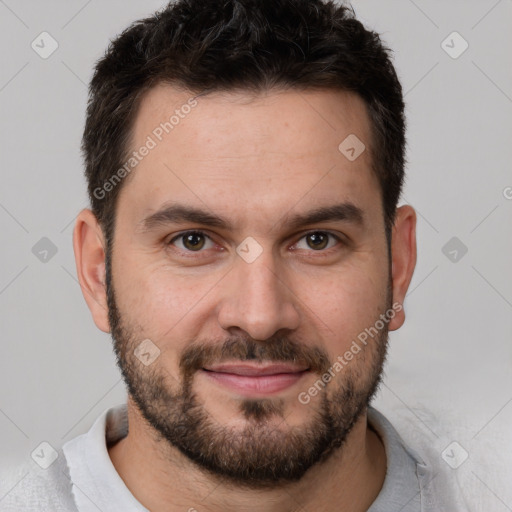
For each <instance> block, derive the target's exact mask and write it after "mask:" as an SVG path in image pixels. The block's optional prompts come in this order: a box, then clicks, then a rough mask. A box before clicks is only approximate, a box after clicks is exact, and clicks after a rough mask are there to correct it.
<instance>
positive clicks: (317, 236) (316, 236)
mask: <svg viewBox="0 0 512 512" xmlns="http://www.w3.org/2000/svg"><path fill="white" fill-rule="evenodd" d="M329 238H331V240H334V242H335V243H333V244H331V245H329ZM300 240H305V241H306V245H307V246H306V247H299V244H300V241H299V242H298V243H297V244H295V248H297V249H304V248H305V249H308V248H309V249H313V250H314V251H323V250H324V249H331V248H332V247H334V246H335V245H336V242H341V238H340V237H338V236H336V235H334V234H333V233H329V232H327V231H310V232H309V233H306V234H305V235H304V236H303V237H302V238H301V239H300Z"/></svg>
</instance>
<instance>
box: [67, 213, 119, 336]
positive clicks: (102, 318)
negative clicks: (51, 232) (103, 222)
mask: <svg viewBox="0 0 512 512" xmlns="http://www.w3.org/2000/svg"><path fill="white" fill-rule="evenodd" d="M73 250H74V253H75V263H76V272H77V276H78V281H79V283H80V288H81V289H82V294H83V296H84V298H85V301H86V302H87V306H88V307H89V309H90V311H91V314H92V317H93V320H94V323H95V324H96V326H97V327H98V328H99V329H101V330H102V331H103V332H110V326H109V322H108V306H107V292H106V286H105V242H104V238H103V233H102V230H101V227H100V225H99V224H98V221H97V219H96V216H95V215H94V214H93V213H92V211H91V210H89V209H84V210H82V211H81V212H80V213H79V214H78V217H77V220H76V223H75V229H74V231H73Z"/></svg>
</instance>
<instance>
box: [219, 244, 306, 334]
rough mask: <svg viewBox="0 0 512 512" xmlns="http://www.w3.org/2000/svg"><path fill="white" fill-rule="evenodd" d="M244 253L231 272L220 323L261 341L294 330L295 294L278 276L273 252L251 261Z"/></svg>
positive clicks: (262, 254) (266, 250)
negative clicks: (230, 282)
mask: <svg viewBox="0 0 512 512" xmlns="http://www.w3.org/2000/svg"><path fill="white" fill-rule="evenodd" d="M239 249H243V244H241V247H240V248H239ZM241 254H242V256H240V257H239V258H237V260H236V262H235V263H234V268H233V269H232V275H231V277H230V279H231V280H232V286H230V287H229V292H228V294H227V295H226V296H225V297H224V298H223V302H222V305H221V309H220V311H219V323H220V324H221V325H222V327H223V328H224V329H229V328H230V327H238V328H240V329H243V330H244V331H246V332H247V333H248V334H249V335H250V336H251V337H252V338H254V339H258V340H265V339H267V338H269V337H270V336H272V335H273V334H274V333H275V332H276V331H278V330H280V329H283V328H285V329H295V328H296V327H297V325H298V320H299V316H298V312H297V310H296V307H295V305H294V303H293V302H294V301H293V294H292V293H291V291H290V290H289V289H288V287H287V286H286V284H285V283H284V282H283V278H282V276H280V275H279V269H278V268H277V266H276V262H275V261H274V255H273V254H272V252H271V250H270V249H268V248H267V249H265V250H262V251H261V253H260V254H259V255H258V256H257V257H256V258H255V259H254V260H252V261H251V260H250V259H244V256H243V253H241Z"/></svg>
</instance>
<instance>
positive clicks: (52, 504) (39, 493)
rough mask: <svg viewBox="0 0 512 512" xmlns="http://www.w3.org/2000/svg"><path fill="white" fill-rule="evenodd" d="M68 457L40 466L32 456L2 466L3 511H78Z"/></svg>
mask: <svg viewBox="0 0 512 512" xmlns="http://www.w3.org/2000/svg"><path fill="white" fill-rule="evenodd" d="M76 510H77V509H76V506H75V502H74V499H73V494H72V490H71V480H70V477H69V473H68V468H67V463H66V458H65V456H64V453H63V452H62V449H61V450H59V451H58V457H57V459H56V460H55V462H54V463H53V464H52V465H51V466H50V467H48V468H47V469H41V468H40V467H39V466H37V464H35V463H33V462H32V461H31V460H30V461H28V462H26V463H18V464H17V465H14V466H13V467H9V468H0V512H76Z"/></svg>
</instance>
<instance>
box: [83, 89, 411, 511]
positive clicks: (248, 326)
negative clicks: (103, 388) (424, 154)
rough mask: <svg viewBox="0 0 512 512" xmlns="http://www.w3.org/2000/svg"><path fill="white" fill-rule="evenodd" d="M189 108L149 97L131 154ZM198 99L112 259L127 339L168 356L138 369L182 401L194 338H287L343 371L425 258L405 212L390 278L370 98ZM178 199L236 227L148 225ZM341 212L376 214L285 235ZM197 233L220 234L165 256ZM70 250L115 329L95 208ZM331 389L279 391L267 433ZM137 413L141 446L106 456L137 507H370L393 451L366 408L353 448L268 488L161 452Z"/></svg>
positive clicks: (122, 445)
mask: <svg viewBox="0 0 512 512" xmlns="http://www.w3.org/2000/svg"><path fill="white" fill-rule="evenodd" d="M190 97H191V94H190V93H186V92H184V91H179V90H177V89H174V88H172V87H171V86H168V85H159V86H156V87H154V88H153V89H151V90H150V91H149V93H148V94H147V95H146V96H145V97H144V99H143V102H142V104H141V108H140V110H139V112H138V114H137V116H136V119H135V124H134V132H133V135H134V136H133V148H134V149H135V148H138V147H140V146H141V145H142V144H144V142H145V140H146V138H147V136H148V135H149V134H151V132H152V131H153V130H154V128H155V127H156V126H157V125H158V124H159V123H160V122H162V121H164V120H165V119H166V118H168V116H166V115H165V114H166V113H167V112H171V113H172V112H173V111H174V110H175V109H176V108H179V107H180V106H181V105H183V104H185V103H186V102H187V100H188V99H189V98H190ZM197 101H198V105H197V106H196V107H195V108H194V109H193V110H192V112H191V113H190V114H188V115H187V116H185V118H184V119H181V120H180V123H179V125H177V126H176V127H175V128H174V129H173V131H172V132H171V133H169V134H167V135H165V137H164V139H163V140H162V142H160V143H159V144H158V145H157V147H156V148H155V149H153V150H152V151H151V152H150V153H149V155H148V156H146V157H145V158H144V159H143V160H142V161H141V162H140V164H139V165H138V166H137V168H136V171H134V172H133V173H132V174H131V175H130V177H129V179H127V180H126V182H125V183H124V184H123V189H122V191H121V194H120V196H119V203H118V206H117V221H116V228H115V236H114V244H115V245H114V250H113V253H112V281H113V285H114V288H115V292H116V301H117V306H118V308H119V312H120V314H121V316H122V318H123V321H124V322H125V326H126V332H128V333H129V334H130V336H131V337H132V338H133V339H138V340H143V339H146V338H149V339H151V340H152V341H153V342H154V343H155V344H156V345H157V346H158V347H159V349H160V350H161V354H160V356H159V357H158V359H156V361H155V362H154V363H152V365H151V366H148V367H144V366H143V365H140V366H139V367H138V370H137V371H138V372H140V375H141V376H142V375H143V373H142V372H144V371H147V370H148V369H149V368H152V369H153V370H154V371H156V370H159V371H160V373H162V374H165V375H166V380H165V385H166V386H168V388H169V390H172V391H176V390H177V389H178V385H179V383H180V382H181V376H180V372H179V360H180V356H181V355H182V353H183V351H184V350H185V349H186V348H187V346H189V345H190V343H191V342H193V341H195V340H201V341H202V342H203V343H205V344H206V343H209V344H210V345H215V344H217V345H218V344H220V343H222V341H223V340H225V339H226V338H227V337H228V335H240V336H242V335H243V336H246V337H247V338H249V339H253V340H261V341H265V340H269V339H271V338H272V337H274V336H276V335H278V334H279V333H286V334H287V336H288V337H289V338H290V339H293V340H294V341H296V342H298V343H301V344H303V345H304V346H307V347H319V348H320V349H321V350H322V351H324V352H325V354H327V355H328V358H329V360H330V361H331V362H334V361H335V360H336V358H337V357H338V356H339V355H342V354H344V353H345V352H346V351H347V350H348V349H349V347H350V345H351V343H352V341H353V340H354V339H356V337H357V335H358V334H359V333H360V332H362V331H364V329H365V328H368V327H370V326H373V325H374V324H375V322H376V320H377V319H378V318H379V315H380V314H381V313H383V312H384V311H385V310H386V306H387V305H388V304H387V286H388V283H389V282H390V279H391V287H392V302H398V303H400V304H401V303H402V302H403V300H404V297H405V294H406V292H407V288H408V286H409V284H410V281H411V278H412V274H413V271H414V266H415V263H416V240H415V227H416V215H415V212H414V210H413V208H411V207H410V206H408V205H405V206H402V207H400V208H399V209H398V210H397V216H396V220H395V224H394V226H393V232H392V260H391V268H392V272H391V275H390V274H389V268H390V265H389V264H390V262H389V261H388V255H387V242H386V237H385V231H384V216H383V210H382V205H381V191H380V188H379V183H378V181H377V178H376V176H375V175H374V173H373V171H372V170H371V150H370V148H371V135H370V121H369V118H368V115H367V112H366V109H365V105H364V102H363V101H362V100H361V99H360V98H359V97H357V96H356V95H354V94H352V93H348V92H343V91H326V90H323V91H301V92H298V91H279V92H278V91H271V92H270V93H268V94H264V95H263V94H262V95H259V96H258V97H257V98H252V97H249V96H248V95H247V94H246V93H234V92H230V93H224V94H218V93H214V94H210V95H208V96H204V97H199V98H198V99H197ZM352 133H353V134H356V135H357V137H358V138H359V139H360V140H362V141H363V142H364V143H365V145H366V148H367V149H366V151H364V152H363V153H362V154H361V155H360V156H359V157H358V158H357V159H356V160H355V161H353V162H351V161H349V160H348V159H347V158H345V156H344V155H343V154H341V152H340V151H339V150H338V145H339V144H340V142H341V141H343V140H344V139H345V137H347V135H348V134H352ZM171 200H172V201H176V202H180V203H185V204H188V205H193V206H197V207H200V208H204V209H207V210H209V211H211V212H214V213H216V214H218V215H221V216H223V217H226V218H227V219H228V220H229V221H230V222H231V223H232V225H233V228H232V229H229V230H226V229H221V228H205V227H204V226H201V225H200V224H194V223H189V222H187V223H180V224H168V225H162V226H159V227H158V228H156V229H155V230H153V231H150V232H143V231H142V230H141V227H140V222H141V220H142V219H143V218H144V217H145V216H147V215H148V214H150V213H152V212H154V211H156V210H157V209H158V208H159V207H160V206H161V205H162V204H164V203H165V202H167V201H171ZM342 201H347V202H351V203H353V204H354V205H356V206H358V207H359V208H360V209H361V210H362V211H363V215H364V223H363V224H362V225H359V224H357V223H354V222H346V221H327V222H321V223H317V224H313V225H306V226H303V227H301V228H299V229H294V230H291V229H290V227H289V225H288V224H287V219H288V217H289V216H290V215H293V214H295V213H303V212H306V211H308V210H311V209H313V208H316V207H319V206H325V205H331V204H335V203H339V202H342ZM190 229H200V230H201V231H203V232H205V233H206V234H208V235H209V236H210V237H211V239H212V240H211V241H210V240H208V239H207V241H206V246H205V248H203V249H202V252H200V253H197V252H193V254H192V256H195V257H196V258H192V257H189V258H187V257H185V256H184V254H185V253H186V248H185V247H184V246H183V239H181V240H178V241H177V242H175V243H174V246H172V247H173V248H170V247H169V245H168V244H169V241H170V240H171V239H173V238H174V237H176V236H177V235H178V234H180V233H183V232H184V231H186V230H190ZM312 230H317V231H321V232H322V233H325V232H329V233H333V234H334V235H338V236H340V238H341V241H340V242H338V241H336V240H335V239H330V241H329V245H328V248H326V249H323V250H318V249H314V248H311V246H309V245H308V243H307V237H305V234H306V233H307V232H309V231H312ZM249 236H250V237H253V238H254V239H255V240H256V241H257V242H258V243H259V244H260V246H261V248H262V253H261V254H260V256H259V257H258V258H256V260H255V261H253V262H252V263H247V262H246V261H244V260H243V259H242V258H241V257H239V256H238V254H237V253H236V248H237V247H238V246H239V245H240V244H241V243H242V241H243V240H244V239H245V238H246V237H249ZM74 250H75V257H76V264H77V273H78V277H79V281H80V285H81V288H82V291H83V294H84V297H85V300H86V301H87V304H88V306H89V308H90V310H91V313H92V316H93V319H94V322H95V323H96V325H97V327H98V328H99V329H101V330H102V331H104V332H110V331H111V329H110V325H109V318H108V306H107V294H106V287H105V239H104V236H103V233H102V230H101V228H100V226H99V225H98V223H97V221H96V218H95V217H94V215H93V214H92V212H91V211H90V210H88V209H85V210H83V211H82V212H81V213H80V214H79V216H78V218H77V221H76V226H75V231H74ZM189 254H190V251H189ZM404 320H405V313H404V311H403V309H402V310H401V311H398V312H396V315H395V316H394V318H393V319H392V320H390V321H389V324H388V325H387V328H388V329H389V330H390V331H393V330H396V329H398V328H400V327H401V325H402V324H403V322H404ZM380 342H381V343H383V342H385V340H384V341H382V340H381V341H380ZM368 347H369V348H368V351H366V356H364V357H362V356H361V355H358V356H355V357H354V359H353V360H352V361H351V362H350V363H349V364H348V366H347V370H346V373H344V374H343V375H342V376H339V377H336V378H335V379H333V383H332V384H331V385H329V386H328V387H327V388H326V392H325V393H326V394H327V396H328V397H329V396H330V397H332V396H333V395H332V393H334V392H335V390H336V389H339V387H340V386H341V383H342V382H344V381H343V379H352V380H353V381H354V382H355V383H356V384H361V382H363V381H364V379H365V376H366V375H367V374H368V373H369V371H370V370H369V364H370V362H371V359H372V357H371V356H372V354H375V350H376V349H375V347H372V346H371V343H370V344H369V345H368ZM363 353H364V351H363ZM344 371H345V370H344ZM318 378H319V375H318V374H316V373H313V372H310V373H306V374H305V375H304V376H303V377H302V378H301V380H300V381H299V382H298V383H296V384H294V385H293V386H291V387H290V388H287V389H285V390H283V391H280V392H277V393H276V394H275V395H274V398H275V399H276V400H278V399H279V400H280V401H281V402H282V406H283V412H284V416H285V421H283V418H282V417H280V416H279V415H277V414H275V415H273V416H272V415H271V416H270V417H269V418H267V420H268V423H267V425H270V426H271V427H272V428H273V429H278V431H279V432H280V433H283V435H284V434H286V432H287V431H289V429H291V428H300V427H304V426H305V425H307V424H308V422H309V421H310V420H311V418H312V417H313V415H314V414H315V412H318V410H319V409H320V407H321V403H320V399H319V398H318V397H315V398H314V399H312V400H311V402H310V403H309V404H308V405H303V404H301V403H300V402H299V401H298V400H297V395H298V393H299V392H301V391H307V390H308V388H310V387H311V386H312V385H313V383H314V382H315V381H316V380H317V379H318ZM337 379H338V380H337ZM192 389H193V391H194V392H195V394H196V396H197V399H198V400H199V401H200V403H201V405H202V406H203V407H204V411H205V412H206V413H207V414H208V416H209V417H210V418H212V419H213V420H214V421H215V422H217V423H218V424H220V425H222V426H224V427H232V428H233V429H236V431H242V429H243V428H244V427H245V426H246V425H247V423H248V422H249V419H247V418H246V417H244V416H243V414H242V413H241V410H240V407H239V403H240V400H239V397H238V396H236V394H235V393H234V392H233V391H232V390H229V389H226V388H224V387H222V386H220V385H216V384H215V383H212V382H211V380H209V379H207V377H205V375H204V374H203V373H201V372H196V373H195V374H194V375H193V377H192ZM128 418H129V434H128V436H127V437H126V438H124V439H123V440H121V441H120V442H118V443H117V444H116V445H114V446H113V447H110V448H109V455H110V458H111V460H112V463H113V465H114V467H115V469H116V470H117V472H118V473H119V475H120V476H121V478H122V479H123V480H124V482H125V483H126V485H127V487H128V488H129V489H130V491H131V492H132V494H133V495H134V496H135V497H136V498H137V499H138V500H139V501H140V502H141V503H142V504H143V505H144V506H145V507H146V508H148V509H150V510H152V511H164V510H165V511H171V512H174V511H178V510H189V509H190V508H192V507H194V508H195V509H197V510H198V511H212V512H213V511H236V510H244V511H261V510H265V511H270V512H274V511H275V512H277V511H279V512H283V511H286V512H292V511H298V510H315V511H331V510H346V511H354V512H355V511H364V510H367V509H368V507H369V506H370V505H371V503H372V502H373V501H374V500H375V498H376V497H377V495H378V494H379V492H380V490H381V488H382V485H383V482H384V478H385V473H386V455H385V451H384V447H383V444H382V442H381V440H380V439H379V437H378V436H377V435H376V434H375V433H374V431H373V430H371V429H370V428H368V424H367V416H366V410H364V411H363V413H362V414H361V415H360V416H359V418H358V419H357V422H356V423H355V425H354V426H353V428H352V429H351V430H350V433H349V434H348V436H347V438H346V440H345V443H344V444H343V446H342V447H341V448H340V449H338V450H335V451H334V452H333V453H332V454H331V456H330V457H328V458H327V459H326V460H325V461H322V463H319V464H316V465H314V466H313V467H312V468H310V469H309V470H308V471H307V472H306V473H305V475H304V476H303V477H302V478H301V479H300V480H299V481H297V482H292V483H289V484H286V485H284V484H283V485H275V486H274V487H270V488H265V489H257V488H252V489H251V488H245V487H243V486H237V485H233V484H232V483H230V482H229V481H226V480H225V479H222V478H221V479H218V478H216V477H215V475H212V474H210V473H208V472H206V471H203V470H202V469H201V468H200V467H198V466H197V465H195V464H194V463H192V462H191V461H190V460H189V459H188V458H187V457H186V456H184V455H183V454H182V453H181V452H180V451H179V450H177V449H175V448H174V447H173V446H172V445H169V444H168V443H165V442H163V443H162V442H161V441H160V440H159V438H158V435H156V433H155V431H154V429H152V427H151V426H150V425H149V424H148V422H147V421H146V420H145V418H144V417H143V415H142V414H141V412H140V411H139V409H138V408H137V406H136V404H135V402H134V401H133V399H132V397H130V396H129V397H128Z"/></svg>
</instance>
